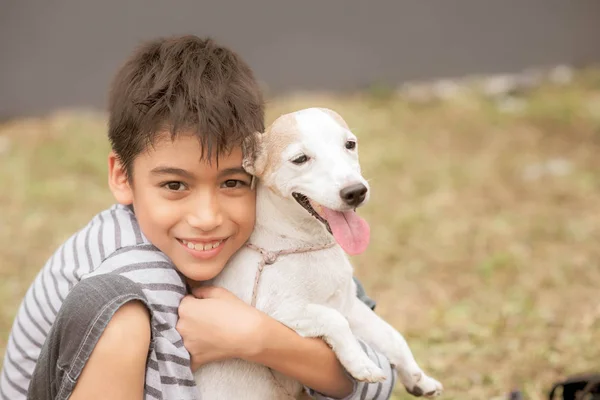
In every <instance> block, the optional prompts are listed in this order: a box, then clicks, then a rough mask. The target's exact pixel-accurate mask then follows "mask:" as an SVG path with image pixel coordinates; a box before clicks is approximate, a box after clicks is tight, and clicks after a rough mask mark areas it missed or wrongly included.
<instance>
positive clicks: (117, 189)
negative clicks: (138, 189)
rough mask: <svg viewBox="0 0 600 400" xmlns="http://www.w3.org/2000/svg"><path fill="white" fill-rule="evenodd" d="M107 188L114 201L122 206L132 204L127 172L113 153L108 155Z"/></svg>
mask: <svg viewBox="0 0 600 400" xmlns="http://www.w3.org/2000/svg"><path fill="white" fill-rule="evenodd" d="M108 186H109V187H110V191H111V192H112V194H113V196H115V200H117V202H118V203H120V204H123V205H130V204H132V203H133V190H132V188H131V185H130V183H129V179H128V177H127V171H125V168H124V167H123V164H122V163H121V161H120V160H119V157H117V155H116V154H115V153H114V152H112V151H111V152H110V153H109V154H108Z"/></svg>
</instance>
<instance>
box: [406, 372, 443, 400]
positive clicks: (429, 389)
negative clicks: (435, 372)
mask: <svg viewBox="0 0 600 400" xmlns="http://www.w3.org/2000/svg"><path fill="white" fill-rule="evenodd" d="M411 378H412V380H413V382H412V384H410V383H409V384H406V383H404V387H406V391H407V392H408V393H410V394H412V395H413V396H416V397H421V396H424V397H437V396H439V395H441V394H442V392H443V391H444V387H443V386H442V384H441V383H440V382H438V381H437V380H435V379H433V378H431V377H429V376H427V375H425V373H423V372H422V371H419V372H416V373H414V374H412V375H411Z"/></svg>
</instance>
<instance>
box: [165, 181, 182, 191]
mask: <svg viewBox="0 0 600 400" xmlns="http://www.w3.org/2000/svg"><path fill="white" fill-rule="evenodd" d="M163 187H165V188H167V189H169V190H172V191H173V192H180V191H182V190H185V185H184V184H183V183H182V182H167V183H165V184H164V185H163Z"/></svg>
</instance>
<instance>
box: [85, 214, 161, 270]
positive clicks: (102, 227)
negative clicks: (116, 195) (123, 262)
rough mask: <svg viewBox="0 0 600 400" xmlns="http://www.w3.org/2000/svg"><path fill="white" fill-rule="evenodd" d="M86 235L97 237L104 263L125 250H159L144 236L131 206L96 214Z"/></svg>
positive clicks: (86, 228) (88, 226) (86, 229)
mask: <svg viewBox="0 0 600 400" xmlns="http://www.w3.org/2000/svg"><path fill="white" fill-rule="evenodd" d="M84 231H86V235H87V236H88V237H91V239H92V240H91V243H90V244H92V243H93V240H94V239H93V238H94V237H97V247H98V248H99V250H100V252H101V253H102V254H101V255H102V257H101V258H102V259H101V261H102V262H103V261H104V260H105V259H106V258H108V257H110V256H111V255H113V254H114V253H115V252H119V251H122V250H123V249H125V248H130V247H136V246H143V247H148V248H151V247H153V249H154V250H156V251H160V250H158V249H157V248H156V247H154V246H153V245H152V243H150V241H149V240H148V238H146V236H144V234H143V233H142V230H141V228H140V225H139V223H138V220H137V218H136V216H135V213H134V212H133V208H132V207H131V206H125V205H122V204H114V205H112V206H111V207H109V208H107V209H105V210H103V211H101V212H99V213H98V214H96V215H95V216H94V217H93V218H92V219H91V221H90V222H89V224H88V225H87V226H86V227H85V228H84Z"/></svg>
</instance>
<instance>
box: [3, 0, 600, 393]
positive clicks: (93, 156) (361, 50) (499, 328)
mask: <svg viewBox="0 0 600 400" xmlns="http://www.w3.org/2000/svg"><path fill="white" fill-rule="evenodd" d="M182 33H193V34H197V35H200V36H206V35H209V36H212V37H214V38H215V39H217V40H218V41H219V42H221V43H224V44H226V45H228V46H230V47H231V48H233V49H235V50H236V51H237V52H239V53H240V54H241V55H242V56H243V57H244V58H245V59H246V60H247V61H248V63H249V64H250V65H251V66H252V67H253V68H254V69H255V72H256V75H257V76H258V78H259V79H260V81H261V83H262V85H263V87H264V90H265V92H266V93H267V98H268V121H267V122H271V121H272V120H273V119H275V118H276V117H277V116H279V115H280V114H282V113H285V112H289V111H293V110H296V109H299V108H305V107H312V106H322V107H329V108H332V109H334V110H336V111H338V112H339V113H340V114H341V115H342V116H343V117H344V118H345V119H346V120H347V122H348V124H349V126H350V127H351V129H352V130H353V131H354V132H355V133H356V134H357V135H358V137H359V138H360V140H361V147H360V157H361V163H362V166H363V170H364V173H365V176H366V177H367V178H368V179H369V180H370V183H371V186H372V190H373V195H372V198H371V199H372V200H371V202H370V203H369V204H368V205H367V206H365V207H364V208H362V209H361V213H362V214H363V215H364V216H365V218H366V219H367V221H369V223H370V224H371V231H372V241H371V246H370V248H369V250H368V251H367V252H366V253H365V254H363V255H361V256H359V257H354V259H353V261H354V264H355V266H356V274H357V275H358V277H359V278H360V279H361V281H362V282H363V284H364V285H365V287H366V289H367V292H368V293H369V294H370V295H371V297H373V298H375V299H376V300H377V302H378V308H377V312H378V313H379V314H380V315H382V316H383V317H384V318H385V319H387V320H388V321H389V322H391V323H392V324H393V325H394V326H395V327H396V328H398V329H399V330H400V331H401V332H402V333H403V334H404V335H405V336H406V338H407V340H408V342H409V345H410V346H411V347H412V349H413V351H414V353H415V355H416V358H417V360H418V362H419V363H420V364H421V366H422V367H423V368H424V369H425V370H426V371H428V372H429V373H430V375H432V376H434V377H436V378H437V379H439V380H440V381H442V383H443V384H444V385H445V387H446V393H445V395H444V398H446V399H505V398H507V394H508V393H509V392H510V391H511V390H514V389H518V390H520V391H521V392H522V394H523V396H524V398H525V399H544V398H547V391H548V390H549V388H550V387H551V385H552V383H553V382H554V381H556V380H558V379H562V378H564V377H566V376H568V375H570V374H575V373H580V372H588V371H598V370H600V345H599V343H600V292H599V288H600V266H599V261H600V246H598V245H597V244H598V240H599V239H600V201H599V199H598V195H599V193H600V173H599V168H598V167H599V166H600V159H599V157H598V150H600V68H599V67H600V46H599V45H598V42H599V39H600V2H598V1H596V0H580V1H564V0H527V1H525V0H504V1H502V2H500V1H495V2H492V1H480V0H479V1H478V0H457V1H454V2H447V1H446V2H444V1H430V2H424V1H418V0H403V1H381V2H365V1H358V0H328V1H326V2H325V1H314V0H310V1H309V0H305V1H302V2H281V1H275V0H255V1H253V2H238V1H231V0H221V1H203V2H197V1H184V0H178V1H171V2H151V1H142V0H127V1H124V2H116V1H103V2H91V1H76V0H54V1H42V0H20V1H16V0H4V1H3V2H2V5H1V7H0V60H1V61H0V183H1V184H2V186H1V189H0V360H1V359H2V356H3V353H4V348H5V345H6V341H7V338H8V333H9V330H10V328H11V325H12V319H13V317H14V315H15V313H16V310H17V307H18V305H19V303H20V301H21V298H22V296H23V295H24V293H25V291H26V289H27V287H28V286H29V284H30V283H31V281H32V279H33V278H34V276H35V275H36V274H37V272H38V271H39V269H40V268H41V267H42V265H43V264H44V262H45V260H46V259H47V258H48V257H49V256H50V255H51V254H52V253H53V252H54V250H55V248H56V247H57V246H58V245H59V244H61V243H62V242H63V241H64V240H65V239H67V238H68V237H69V236H70V235H71V234H73V233H74V232H75V231H76V230H78V229H80V228H81V227H82V226H83V225H84V224H85V223H87V221H88V220H89V219H90V218H91V217H92V216H93V215H95V214H96V213H97V212H99V211H100V210H102V209H103V208H105V207H107V206H108V205H110V204H112V202H113V199H112V197H111V195H110V194H109V192H108V189H107V185H106V155H107V152H108V150H109V146H108V141H107V139H106V116H105V114H104V106H105V102H106V95H107V88H108V84H109V82H110V79H111V78H112V75H113V74H114V72H115V71H116V69H117V68H118V66H119V65H120V64H121V63H122V62H123V60H124V59H125V57H127V55H128V54H129V53H130V52H131V51H132V49H133V48H134V47H135V46H137V45H138V44H139V43H140V42H141V41H143V40H146V39H150V38H153V37H156V36H163V35H172V34H182ZM395 396H396V397H395V399H408V398H410V397H409V396H408V395H406V393H405V392H404V390H403V389H402V388H398V389H397V390H396V393H395Z"/></svg>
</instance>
